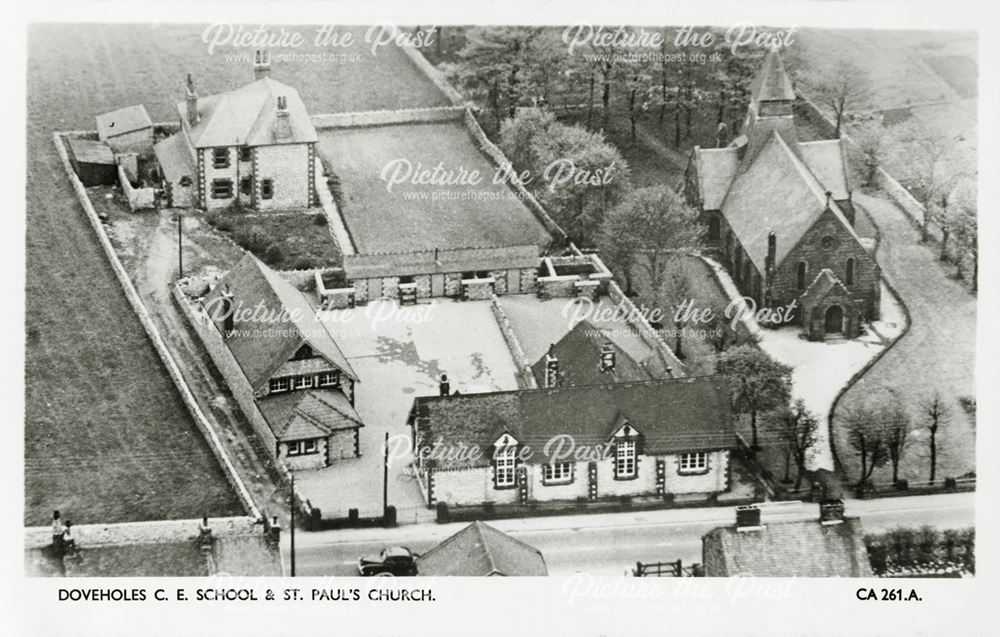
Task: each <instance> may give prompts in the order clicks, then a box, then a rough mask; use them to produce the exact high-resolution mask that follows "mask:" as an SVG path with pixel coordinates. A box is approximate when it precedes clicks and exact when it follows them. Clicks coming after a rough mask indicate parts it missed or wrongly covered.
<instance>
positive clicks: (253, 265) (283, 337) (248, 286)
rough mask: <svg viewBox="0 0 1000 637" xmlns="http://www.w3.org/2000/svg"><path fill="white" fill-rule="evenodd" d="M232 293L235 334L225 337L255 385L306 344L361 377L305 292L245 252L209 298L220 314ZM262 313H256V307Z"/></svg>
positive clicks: (329, 360)
mask: <svg viewBox="0 0 1000 637" xmlns="http://www.w3.org/2000/svg"><path fill="white" fill-rule="evenodd" d="M226 286H228V287H229V290H230V292H231V293H232V295H233V304H234V305H233V308H234V312H235V314H234V317H235V319H236V320H235V321H234V325H233V327H234V333H233V334H232V335H231V336H230V337H229V338H228V339H226V344H227V345H228V346H229V350H230V351H231V352H232V353H233V357H235V358H236V361H237V362H238V363H239V364H240V367H242V368H243V373H244V374H246V377H247V380H248V381H249V382H250V385H251V386H252V387H253V388H254V389H255V390H257V389H260V388H261V387H262V386H263V385H264V383H266V382H267V381H268V379H269V378H270V377H271V376H272V375H273V374H274V373H275V371H276V370H278V369H279V368H280V367H281V366H282V365H283V364H285V363H286V362H287V361H288V360H289V359H290V358H291V357H292V355H293V354H294V353H295V352H296V351H298V349H299V348H300V347H301V346H302V345H303V344H308V345H309V346H310V347H311V348H312V349H313V351H314V352H315V353H316V354H318V355H319V356H322V357H323V358H324V359H326V360H327V361H328V362H329V363H330V364H331V365H333V366H334V367H336V368H337V369H339V370H340V371H342V372H343V373H344V374H346V375H347V376H350V377H351V378H353V379H354V380H358V376H357V374H355V372H354V370H353V369H351V365H350V363H348V362H347V358H346V357H345V356H344V354H343V353H342V352H341V351H340V348H339V347H338V346H337V343H336V342H334V340H333V337H332V336H330V333H329V332H328V331H327V329H326V326H325V325H323V323H322V321H320V320H319V318H317V316H316V311H315V310H314V309H313V308H312V306H310V305H309V301H308V300H306V297H305V295H304V294H302V292H300V291H299V290H298V289H296V288H295V286H293V285H292V284H291V283H289V282H288V281H287V280H286V279H285V278H284V277H282V276H281V275H280V274H278V273H277V272H275V271H274V270H272V269H271V268H269V267H267V266H266V265H264V264H263V263H261V262H260V261H259V260H258V259H257V258H256V257H254V256H253V255H252V254H250V253H246V254H245V255H244V256H243V258H242V259H240V261H239V263H237V264H236V266H235V267H233V269H232V270H230V271H229V272H228V273H227V274H226V276H225V277H223V278H222V280H221V281H219V284H218V285H216V286H215V288H214V289H213V290H212V291H211V292H209V294H208V295H206V297H205V301H204V303H205V305H206V306H207V307H208V308H209V309H210V310H211V311H218V312H219V313H220V316H219V317H218V319H219V322H220V323H221V320H222V317H221V308H220V307H219V306H218V305H217V303H218V299H219V297H221V296H222V294H223V290H224V289H225V288H226ZM258 307H259V308H260V311H255V310H256V308H258Z"/></svg>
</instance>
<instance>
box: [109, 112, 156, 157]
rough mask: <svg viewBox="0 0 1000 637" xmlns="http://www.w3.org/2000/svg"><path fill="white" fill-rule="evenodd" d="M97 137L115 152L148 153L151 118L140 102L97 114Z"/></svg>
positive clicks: (151, 131) (151, 143)
mask: <svg viewBox="0 0 1000 637" xmlns="http://www.w3.org/2000/svg"><path fill="white" fill-rule="evenodd" d="M97 137H98V139H100V140H101V141H102V142H104V143H105V144H107V145H108V146H110V147H111V150H112V151H114V152H115V153H138V154H144V153H148V152H149V151H150V150H152V149H153V120H151V119H150V118H149V114H148V113H147V112H146V107H144V106H142V105H141V104H139V105H136V106H127V107H125V108H120V109H118V110H116V111H111V112H110V113H103V114H101V115H98V116H97Z"/></svg>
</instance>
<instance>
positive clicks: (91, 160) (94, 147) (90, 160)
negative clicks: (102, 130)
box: [66, 137, 115, 166]
mask: <svg viewBox="0 0 1000 637" xmlns="http://www.w3.org/2000/svg"><path fill="white" fill-rule="evenodd" d="M66 141H67V143H68V144H69V150H70V154H71V155H72V156H73V158H74V159H76V161H78V162H80V163H83V164H102V165H106V166H107V165H110V166H114V165H115V154H114V153H113V152H112V151H111V147H110V146H108V145H107V144H105V143H104V142H95V141H93V140H90V139H80V138H79V137H67V138H66Z"/></svg>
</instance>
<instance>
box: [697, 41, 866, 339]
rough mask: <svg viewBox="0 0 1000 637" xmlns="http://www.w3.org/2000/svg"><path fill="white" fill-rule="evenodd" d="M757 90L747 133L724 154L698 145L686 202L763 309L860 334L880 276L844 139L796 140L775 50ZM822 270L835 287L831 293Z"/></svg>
mask: <svg viewBox="0 0 1000 637" xmlns="http://www.w3.org/2000/svg"><path fill="white" fill-rule="evenodd" d="M751 90H752V93H751V101H750V105H749V107H748V112H747V117H746V121H745V123H744V125H743V131H742V134H741V135H739V136H738V137H737V138H736V139H735V140H733V141H732V142H731V143H730V144H728V145H727V146H725V147H724V148H699V147H697V146H696V147H695V148H694V150H693V152H692V155H691V159H690V162H689V164H688V169H687V173H686V181H685V195H686V198H687V200H688V202H689V203H690V204H691V205H693V206H695V207H696V208H697V209H698V210H699V212H700V218H701V220H702V221H703V222H704V223H705V224H706V226H707V227H708V232H707V241H708V244H709V246H710V247H711V248H713V249H714V251H715V252H716V254H718V255H719V258H720V259H721V261H722V264H723V265H724V266H725V267H726V268H727V269H728V270H729V272H730V274H731V275H732V277H733V280H734V281H735V283H736V285H737V286H738V287H739V289H740V291H741V293H742V294H743V295H744V296H746V297H749V298H751V299H753V300H754V302H755V303H756V304H757V307H764V306H767V307H778V306H789V305H790V304H792V303H794V304H795V306H796V312H795V313H794V317H795V319H796V320H797V321H798V322H799V324H801V325H802V327H803V331H804V332H805V334H806V335H807V336H808V337H809V338H811V339H822V338H824V337H826V336H827V335H844V336H847V337H855V336H857V335H858V334H859V333H860V328H861V324H862V322H864V321H872V320H877V319H878V317H879V303H880V298H881V271H880V269H879V266H878V263H876V261H875V256H874V243H873V242H871V241H869V240H865V239H862V238H861V237H859V236H858V234H857V232H856V231H855V230H854V221H855V210H854V205H853V202H852V199H851V186H850V180H849V177H848V165H847V159H846V157H845V150H844V146H843V141H842V140H840V139H831V140H820V141H808V142H804V141H799V139H798V133H797V130H796V123H795V115H794V110H793V106H794V102H795V93H794V90H793V88H792V83H791V80H790V79H789V78H788V75H787V74H786V72H785V69H784V65H783V63H782V61H781V56H780V54H779V53H778V52H777V51H776V50H772V51H770V52H769V53H768V55H767V57H766V59H765V61H764V66H763V68H762V69H761V71H760V72H759V74H758V75H757V77H756V78H755V80H754V83H753V85H752V87H751ZM824 271H826V272H828V276H831V277H833V278H834V279H835V280H836V282H837V283H838V284H839V285H835V286H828V285H827V283H825V281H826V280H827V276H826V275H825V276H823V277H820V276H819V275H820V273H822V272H824ZM840 291H846V294H841V295H839V296H837V297H836V298H834V296H824V295H825V294H831V295H832V294H835V293H836V292H840ZM807 294H808V301H809V303H810V307H809V309H808V311H806V309H805V308H804V307H803V306H804V303H805V300H806V299H804V298H803V297H804V296H805V295H807Z"/></svg>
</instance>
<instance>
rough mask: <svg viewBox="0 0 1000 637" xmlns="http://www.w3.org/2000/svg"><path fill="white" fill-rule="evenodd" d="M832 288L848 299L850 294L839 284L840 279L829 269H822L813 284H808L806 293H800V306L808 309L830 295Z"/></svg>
mask: <svg viewBox="0 0 1000 637" xmlns="http://www.w3.org/2000/svg"><path fill="white" fill-rule="evenodd" d="M834 288H840V292H841V293H842V294H844V295H846V296H848V297H850V292H848V291H847V288H845V287H844V284H843V283H841V282H840V279H838V278H837V277H836V275H834V273H833V272H832V271H831V270H830V268H823V269H822V270H820V272H819V274H817V275H816V278H815V279H813V282H812V283H810V284H809V287H807V288H806V291H805V292H803V293H802V297H801V299H802V305H803V306H804V307H808V306H810V305H813V304H815V303H816V302H818V301H821V300H823V298H824V297H825V296H826V295H827V294H829V293H830V290H832V289H834Z"/></svg>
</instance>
